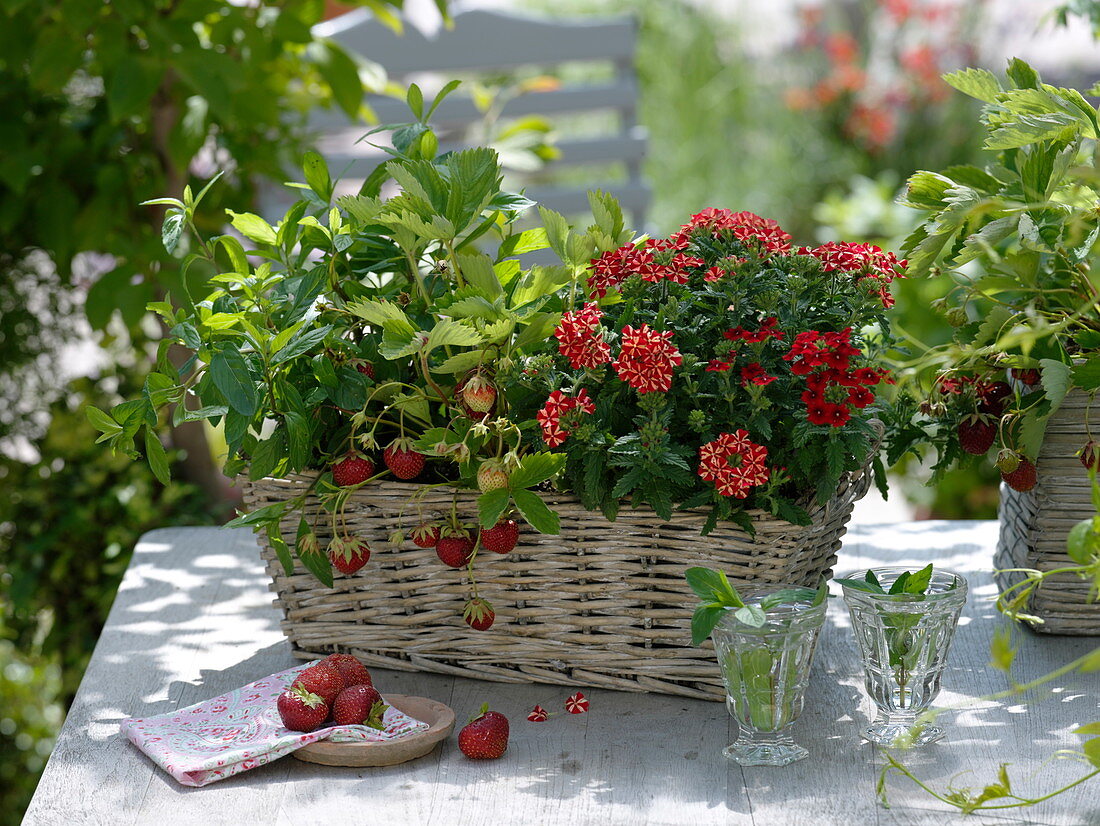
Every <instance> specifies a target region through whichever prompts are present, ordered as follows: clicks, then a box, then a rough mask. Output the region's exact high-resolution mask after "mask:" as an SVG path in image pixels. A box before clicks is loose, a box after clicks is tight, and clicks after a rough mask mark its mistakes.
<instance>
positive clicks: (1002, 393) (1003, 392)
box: [978, 381, 1012, 417]
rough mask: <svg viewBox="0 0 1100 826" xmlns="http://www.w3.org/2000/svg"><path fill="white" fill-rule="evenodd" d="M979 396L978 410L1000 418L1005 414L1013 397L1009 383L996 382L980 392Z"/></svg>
mask: <svg viewBox="0 0 1100 826" xmlns="http://www.w3.org/2000/svg"><path fill="white" fill-rule="evenodd" d="M978 395H979V401H978V410H979V411H980V412H982V413H987V414H989V415H990V416H998V417H999V416H1001V415H1002V414H1003V413H1004V412H1005V407H1006V405H1007V404H1008V399H1009V397H1010V396H1012V387H1010V386H1009V384H1008V382H1003V381H995V382H993V383H992V384H989V385H987V386H986V387H985V388H983V389H982V390H980V391H979V394H978Z"/></svg>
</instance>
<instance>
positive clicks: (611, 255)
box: [588, 244, 634, 298]
mask: <svg viewBox="0 0 1100 826" xmlns="http://www.w3.org/2000/svg"><path fill="white" fill-rule="evenodd" d="M633 252H634V247H633V246H631V245H630V244H627V245H626V246H625V247H619V248H618V249H617V250H609V251H607V252H605V253H602V254H601V255H600V256H598V257H597V258H593V259H592V261H591V262H590V263H589V274H588V295H589V297H591V298H603V297H604V296H605V295H607V292H608V290H612V289H616V288H617V287H618V286H619V285H620V284H621V283H622V282H623V279H625V278H626V277H627V276H628V275H630V273H629V272H628V271H627V269H626V257H627V256H628V255H630V254H631V253H633Z"/></svg>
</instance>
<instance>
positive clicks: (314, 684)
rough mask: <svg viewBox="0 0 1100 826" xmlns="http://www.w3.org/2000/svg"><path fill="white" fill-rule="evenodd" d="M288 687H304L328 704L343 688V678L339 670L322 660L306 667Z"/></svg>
mask: <svg viewBox="0 0 1100 826" xmlns="http://www.w3.org/2000/svg"><path fill="white" fill-rule="evenodd" d="M290 687H291V688H304V689H305V690H306V691H309V692H311V693H313V694H316V695H317V696H318V697H320V698H321V699H322V700H324V701H325V704H326V705H329V706H331V705H332V704H333V702H334V701H335V700H336V695H338V694H339V693H340V692H341V691H343V690H344V688H345V686H344V678H343V677H341V676H340V672H339V671H337V670H336V669H335V668H333V667H332V666H331V665H326V664H325V663H324V662H319V663H317V665H314V666H310V667H309V668H307V669H306V670H305V671H303V672H302V673H301V674H299V675H298V679H296V680H295V681H294V682H293V683H292V684H291V686H290Z"/></svg>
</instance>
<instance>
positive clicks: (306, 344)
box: [271, 325, 332, 365]
mask: <svg viewBox="0 0 1100 826" xmlns="http://www.w3.org/2000/svg"><path fill="white" fill-rule="evenodd" d="M331 330H332V327H330V326H328V325H326V326H324V327H315V328H314V329H312V330H304V331H303V330H299V331H298V333H297V335H295V336H294V337H293V338H292V339H291V340H290V341H288V342H287V343H286V345H285V346H284V347H283V348H282V349H280V350H279V351H278V352H277V353H276V354H275V355H274V356H272V357H271V364H272V365H276V364H282V363H283V362H284V361H290V360H291V359H294V358H297V357H298V356H301V355H304V354H306V353H308V352H309V351H310V350H312V349H313V348H314V347H316V346H317V345H319V344H320V343H321V342H323V341H324V340H325V336H327V335H328V334H329V332H330V331H331Z"/></svg>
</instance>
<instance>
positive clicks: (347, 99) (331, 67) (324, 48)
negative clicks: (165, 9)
mask: <svg viewBox="0 0 1100 826" xmlns="http://www.w3.org/2000/svg"><path fill="white" fill-rule="evenodd" d="M318 45H319V46H321V48H316V47H313V48H311V49H310V52H309V53H310V55H311V56H312V57H313V59H314V60H315V61H316V62H317V70H318V71H319V72H320V73H321V77H323V78H324V79H325V82H326V83H328V85H329V88H330V89H332V97H333V99H334V100H335V101H336V103H337V105H339V107H340V108H341V109H343V110H344V112H345V113H346V114H347V116H348V117H349V118H358V117H359V109H360V107H361V106H362V104H363V82H362V80H360V78H359V67H358V66H356V65H355V61H354V60H352V59H351V58H350V57H349V56H348V54H347V52H345V51H344V50H343V49H342V48H340V46H338V45H337V44H336V43H334V42H332V41H325V42H324V43H323V44H318ZM331 580H332V571H331V569H330V570H329V581H330V582H331ZM329 587H331V585H330V586H329Z"/></svg>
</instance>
